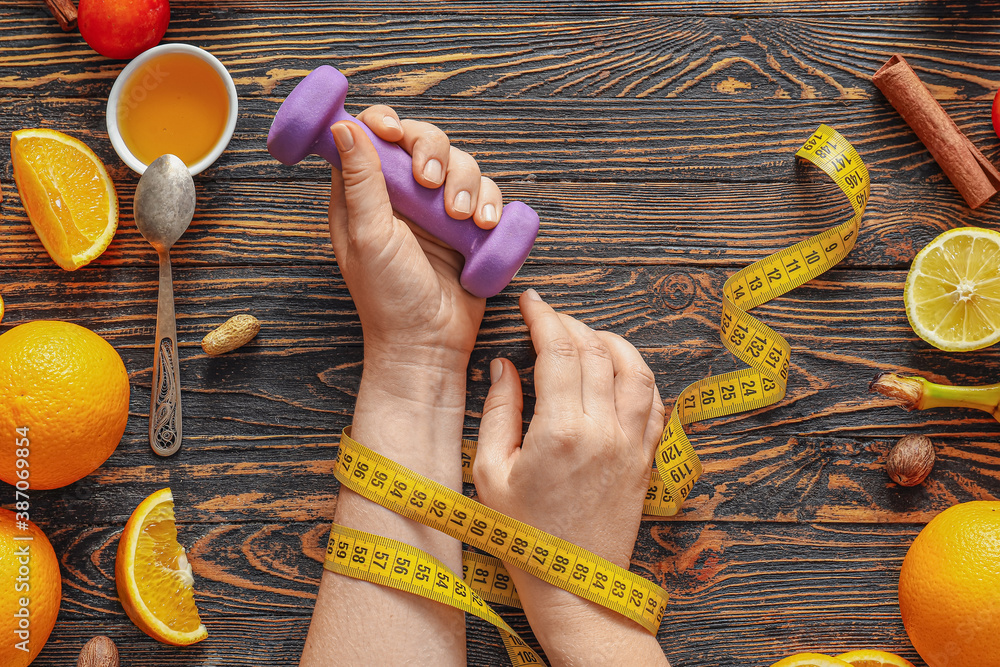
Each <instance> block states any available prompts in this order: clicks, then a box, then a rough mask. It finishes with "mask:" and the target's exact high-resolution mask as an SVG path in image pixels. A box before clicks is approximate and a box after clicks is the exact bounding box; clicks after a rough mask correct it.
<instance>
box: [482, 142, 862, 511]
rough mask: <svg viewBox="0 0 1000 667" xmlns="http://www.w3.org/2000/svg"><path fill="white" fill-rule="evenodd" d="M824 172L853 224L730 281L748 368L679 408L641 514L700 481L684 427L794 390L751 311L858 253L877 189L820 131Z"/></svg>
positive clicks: (852, 155)
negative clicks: (844, 197) (850, 211)
mask: <svg viewBox="0 0 1000 667" xmlns="http://www.w3.org/2000/svg"><path fill="white" fill-rule="evenodd" d="M795 155H796V156H797V157H800V158H803V159H805V160H808V161H809V162H812V163H813V164H815V165H816V166H817V167H819V168H820V169H822V170H823V171H824V172H826V173H827V174H828V175H829V176H830V177H831V178H832V179H833V180H834V182H836V184H837V185H839V186H840V189H841V190H843V192H844V194H846V195H847V198H848V199H849V200H850V202H851V206H852V208H853V209H854V215H853V216H852V217H851V219H850V220H848V221H847V222H845V223H843V224H841V225H839V226H837V227H834V228H832V229H828V230H826V231H825V232H822V233H821V234H818V235H816V236H813V237H812V238H809V239H806V240H805V241H802V242H800V243H796V244H795V245H793V246H790V247H788V248H785V249H784V250H781V251H779V252H777V253H775V254H773V255H770V256H769V257H766V258H765V259H762V260H760V261H758V262H754V263H753V264H751V265H750V266H748V267H746V268H743V269H741V270H740V271H737V272H736V273H735V274H733V275H732V276H730V278H729V279H728V280H727V281H726V283H725V285H724V286H723V288H722V326H721V329H720V335H721V337H722V344H723V345H724V346H725V347H726V349H727V350H729V351H730V352H732V353H733V354H735V355H736V356H737V357H739V358H740V359H741V360H743V362H745V363H746V364H747V365H749V366H750V368H744V369H741V370H738V371H733V372H731V373H725V374H723V375H713V376H711V377H708V378H705V379H703V380H698V381H697V382H694V383H692V384H690V385H688V386H687V387H686V388H685V389H684V391H682V392H681V394H680V396H678V398H677V400H676V401H675V402H674V407H673V410H671V412H670V418H669V419H668V420H667V425H666V428H664V430H663V435H662V437H661V438H660V444H659V446H658V447H657V450H656V467H655V469H654V470H653V474H652V477H651V479H650V483H649V490H648V491H647V492H646V502H645V503H644V505H643V512H644V513H645V514H648V515H652V516H673V515H674V514H677V512H678V511H679V510H680V507H681V504H682V503H683V502H684V499H685V498H687V496H688V494H689V493H690V492H691V488H692V487H693V486H694V483H695V481H696V480H697V479H698V477H699V476H700V475H701V471H702V468H701V461H700V460H699V459H698V455H697V454H695V452H694V448H693V447H692V446H691V442H690V441H689V440H688V438H687V435H686V434H685V433H684V429H683V428H682V425H683V424H691V423H693V422H698V421H703V420H705V419H712V418H713V417H724V416H726V415H731V414H735V413H737V412H745V411H747V410H756V409H759V408H763V407H767V406H768V405H772V404H774V403H777V402H778V401H780V400H781V399H782V398H784V396H785V386H786V385H787V383H788V359H789V352H790V348H789V346H788V343H787V342H786V341H785V339H784V338H782V337H781V336H780V335H779V334H778V333H777V332H775V331H774V330H773V329H771V328H770V327H769V326H767V325H766V324H764V323H762V322H760V321H758V320H757V319H756V318H754V317H753V316H752V315H750V314H749V313H747V312H746V311H748V310H750V309H752V308H754V307H756V306H759V305H761V304H764V303H767V302H768V301H770V300H771V299H774V298H777V297H779V296H781V295H782V294H785V293H786V292H788V291H790V290H793V289H795V288H796V287H798V286H799V285H802V284H803V283H805V282H808V281H809V280H812V279H813V278H815V277H816V276H819V275H820V274H822V273H824V272H825V271H826V270H827V269H830V268H831V267H833V266H834V265H836V264H837V263H838V262H839V261H840V260H842V259H843V258H844V257H846V256H847V254H848V253H849V252H850V251H851V248H853V247H854V242H855V240H856V239H857V236H858V229H859V227H860V225H861V216H862V214H863V213H864V211H865V205H866V204H867V203H868V196H869V194H870V193H871V183H870V179H869V177H868V169H867V168H866V167H865V165H864V162H862V161H861V156H859V155H858V152H857V151H856V150H855V149H854V147H853V146H851V144H850V143H848V141H847V140H846V139H844V137H842V136H840V134H839V133H838V132H837V131H836V130H834V129H832V128H830V127H827V126H826V125H820V126H819V129H817V130H816V131H815V132H814V133H813V134H812V136H811V137H809V139H808V140H807V141H806V143H805V144H804V145H803V146H802V148H800V149H799V150H798V152H797V153H796V154H795ZM475 458H476V443H475V442H472V441H468V440H467V441H463V443H462V478H463V480H464V481H465V482H469V483H471V482H472V465H473V463H474V462H475Z"/></svg>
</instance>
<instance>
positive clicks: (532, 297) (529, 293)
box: [524, 287, 542, 301]
mask: <svg viewBox="0 0 1000 667" xmlns="http://www.w3.org/2000/svg"><path fill="white" fill-rule="evenodd" d="M524 295H525V296H526V297H528V300H529V301H541V300H542V297H540V296H538V292H536V291H535V290H534V289H531V288H530V287H529V288H528V289H527V290H525V292H524Z"/></svg>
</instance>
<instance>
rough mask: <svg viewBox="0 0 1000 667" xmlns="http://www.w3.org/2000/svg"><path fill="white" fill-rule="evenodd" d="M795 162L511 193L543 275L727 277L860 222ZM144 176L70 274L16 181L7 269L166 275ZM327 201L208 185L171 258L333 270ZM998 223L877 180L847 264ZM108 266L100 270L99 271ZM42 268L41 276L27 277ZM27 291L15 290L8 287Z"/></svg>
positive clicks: (935, 191)
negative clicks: (138, 214)
mask: <svg viewBox="0 0 1000 667" xmlns="http://www.w3.org/2000/svg"><path fill="white" fill-rule="evenodd" d="M790 154H791V151H790V150H789V151H787V152H786V160H785V161H784V162H783V164H782V167H783V169H784V171H785V172H786V176H787V178H788V180H787V181H785V182H775V183H766V184H759V183H713V182H696V183H690V182H688V183H658V182H641V183H564V182H560V183H541V182H534V183H532V182H505V183H503V184H502V185H503V190H504V195H505V197H506V199H507V200H508V201H510V200H514V199H519V200H523V201H525V202H527V203H529V204H530V205H531V206H532V207H534V208H535V209H536V210H537V211H538V212H539V215H540V217H541V221H542V224H541V231H540V233H539V236H538V240H537V241H536V243H535V247H534V249H533V250H532V254H531V256H530V257H529V259H528V264H527V267H528V268H529V269H530V270H532V271H534V274H533V275H535V276H539V277H540V276H541V274H542V273H543V272H546V271H555V270H556V268H557V267H558V269H559V270H560V271H562V270H565V269H567V268H568V267H571V266H584V267H586V266H590V267H591V268H593V267H607V266H609V265H621V266H624V267H632V268H638V267H639V266H643V265H646V266H651V267H659V268H655V269H654V268H651V269H650V271H651V272H655V271H662V272H664V273H665V272H667V271H668V270H670V271H673V270H685V271H686V270H689V269H691V268H697V269H709V268H713V267H719V268H725V269H729V268H732V267H737V268H738V267H742V266H744V265H747V264H750V263H752V262H754V261H757V260H759V259H763V258H764V257H767V256H768V255H770V254H772V253H774V252H777V251H778V250H780V249H782V248H784V247H787V246H790V245H792V244H794V243H797V242H799V241H802V240H805V239H806V238H809V237H810V236H812V235H814V234H818V233H820V232H821V231H823V230H825V229H827V228H829V227H833V226H835V225H837V224H840V223H841V222H843V221H844V220H846V219H847V217H848V216H849V212H850V209H849V208H848V205H847V201H846V199H845V197H844V196H843V193H841V192H840V190H838V189H837V187H836V186H835V185H834V184H833V183H832V182H830V181H828V180H827V179H826V176H825V175H823V174H821V173H819V172H818V170H815V169H813V168H812V167H807V166H801V165H800V166H799V167H796V165H795V163H794V162H793V161H791V160H792V159H791V158H790V157H788V156H789V155H790ZM935 169H936V167H935ZM327 178H329V177H328V176H327ZM134 181H135V179H134V178H128V179H126V180H124V181H122V180H119V181H118V194H119V203H120V209H121V220H120V223H119V229H118V232H117V234H116V236H115V238H114V240H113V241H112V243H111V245H110V246H109V247H108V250H107V251H106V252H105V253H104V254H103V255H102V256H101V257H99V258H98V259H97V260H95V261H94V262H93V263H92V264H91V265H89V266H88V267H85V268H83V269H80V270H78V271H76V272H73V273H67V272H62V271H57V270H55V268H56V267H55V264H54V263H53V261H52V259H51V258H50V257H49V256H48V254H47V253H46V252H45V249H44V248H43V247H42V244H41V241H39V239H38V236H37V235H36V234H35V232H34V230H33V229H32V227H31V224H30V222H29V221H28V219H27V216H26V215H25V213H24V210H23V208H22V207H21V202H20V200H19V199H18V196H17V192H16V189H15V188H14V187H13V184H12V181H10V180H7V181H6V187H4V188H3V191H4V199H3V203H2V204H0V206H2V211H3V217H2V219H0V237H2V238H3V239H4V242H3V243H0V265H2V266H4V267H5V268H6V270H7V272H11V271H15V272H17V275H23V276H24V278H19V279H17V281H16V283H30V282H32V281H38V282H39V287H40V288H42V287H43V286H44V285H50V286H51V285H54V284H56V283H64V284H66V285H70V286H72V285H78V286H79V287H76V288H71V289H75V290H83V289H85V288H84V285H90V286H91V287H92V288H94V289H100V284H101V283H102V282H103V281H107V280H112V281H114V280H118V279H121V280H123V281H126V282H131V281H133V280H135V278H133V277H132V276H135V275H153V276H154V278H155V272H154V273H152V274H150V273H149V270H153V269H155V267H156V253H155V252H154V251H153V249H152V248H151V247H150V246H149V244H148V243H146V241H145V240H143V238H142V237H141V235H140V234H139V232H138V230H137V229H136V227H135V223H134V221H133V219H132V195H133V193H134V191H135V187H134ZM328 202H329V185H328V183H320V182H292V181H280V182H262V181H249V182H242V181H235V182H233V181H205V182H203V183H199V185H198V210H197V212H196V214H195V218H194V221H193V222H192V224H191V227H190V228H189V229H188V231H187V232H186V233H185V234H184V236H183V237H181V239H180V241H178V242H177V244H176V245H175V246H174V248H173V250H172V251H171V260H172V262H173V264H174V265H175V266H176V267H179V268H184V267H195V266H205V267H212V266H241V267H242V266H266V265H288V266H291V267H297V266H303V265H316V266H326V267H328V272H332V271H335V269H334V268H333V264H334V257H333V248H332V247H331V246H330V233H329V226H328V222H327V205H328ZM998 222H1000V214H998V213H997V208H996V207H994V206H984V207H982V208H980V210H978V211H975V212H973V211H970V210H969V209H968V207H967V206H966V205H965V203H964V202H963V201H962V199H961V197H960V196H959V194H958V191H957V190H955V189H954V188H953V187H952V186H951V185H950V184H922V185H921V184H897V183H890V182H878V181H876V182H875V184H874V186H873V190H872V198H871V201H870V202H869V205H868V208H867V209H866V212H865V217H864V219H863V223H862V227H861V233H860V235H859V238H858V243H857V245H856V246H855V248H854V250H853V251H852V252H851V254H850V255H849V256H848V257H847V258H846V259H845V260H844V261H843V262H842V264H841V266H842V267H847V268H858V269H868V268H874V269H897V270H904V271H905V270H907V269H908V268H909V264H910V262H911V261H912V260H913V257H914V255H916V253H917V251H918V250H920V248H922V247H923V246H924V245H925V244H927V243H928V242H929V241H930V240H931V239H933V238H934V237H936V236H937V235H938V234H940V233H941V232H943V231H946V230H948V229H952V228H954V227H960V226H963V225H976V226H991V225H997V224H998ZM456 224H458V223H456ZM98 267H99V268H100V269H101V270H102V271H103V272H101V273H99V274H95V273H94V272H95V270H96V269H98ZM136 267H144V268H145V269H146V271H145V273H143V272H140V273H139V274H137V273H136V272H135V270H134V269H135V268H136ZM34 268H37V269H39V270H42V271H43V273H41V274H35V273H31V272H28V273H22V271H23V270H26V269H34ZM260 271H261V273H260V275H262V276H263V275H275V272H276V271H280V269H277V268H274V269H263V268H262V269H260ZM581 271H583V269H581ZM253 273H254V272H253V271H252V270H247V271H243V272H241V274H240V275H241V276H246V277H247V278H251V277H252V276H253ZM651 275H652V273H651ZM540 279H541V278H540ZM552 279H553V280H558V278H556V277H555V276H553V277H552ZM16 283H14V282H12V283H11V289H14V285H15V284H16ZM0 289H3V286H0ZM276 289H282V288H276ZM0 293H3V294H5V295H6V292H0ZM78 296H83V293H82V292H79V293H78Z"/></svg>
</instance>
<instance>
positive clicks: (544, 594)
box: [511, 568, 665, 666]
mask: <svg viewBox="0 0 1000 667" xmlns="http://www.w3.org/2000/svg"><path fill="white" fill-rule="evenodd" d="M511 577H512V578H513V580H514V585H515V586H516V587H517V592H518V595H519V596H520V598H521V603H522V605H523V606H524V611H525V614H526V615H527V617H528V622H529V623H530V625H531V630H532V632H533V633H534V635H535V638H536V639H537V640H538V641H539V643H540V644H541V645H542V647H543V648H544V649H545V653H546V655H547V656H548V657H549V660H550V661H551V664H552V665H553V666H556V665H563V664H601V665H615V664H635V663H634V662H631V660H632V659H634V658H636V657H639V656H641V657H642V658H643V659H646V658H648V662H643V661H642V660H640V661H639V664H650V665H655V664H664V663H665V660H664V661H663V662H662V663H661V662H660V660H661V659H662V655H663V654H662V650H661V649H660V646H659V643H658V642H657V640H656V637H655V636H653V635H651V634H649V633H648V632H646V630H645V629H644V628H642V627H641V626H639V625H638V624H636V623H635V622H633V621H631V620H629V619H627V618H625V617H624V616H622V615H620V614H618V613H616V612H613V611H611V610H610V609H607V608H605V607H602V606H601V605H599V604H597V603H594V602H590V601H589V600H585V599H583V598H581V597H578V596H576V595H574V594H573V593H570V592H569V591H565V590H563V589H561V588H558V587H556V586H553V585H552V584H549V583H546V582H544V581H542V580H541V579H537V578H535V577H533V576H532V575H530V574H527V573H526V572H522V571H520V570H516V569H515V568H511ZM622 658H627V659H628V660H625V661H624V662H623V660H622Z"/></svg>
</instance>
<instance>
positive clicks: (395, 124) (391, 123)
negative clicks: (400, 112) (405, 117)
mask: <svg viewBox="0 0 1000 667" xmlns="http://www.w3.org/2000/svg"><path fill="white" fill-rule="evenodd" d="M382 122H383V123H385V126H386V127H392V128H395V129H397V130H402V129H403V128H402V127H400V126H399V121H398V120H396V119H395V118H393V117H392V116H385V117H383V118H382Z"/></svg>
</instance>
